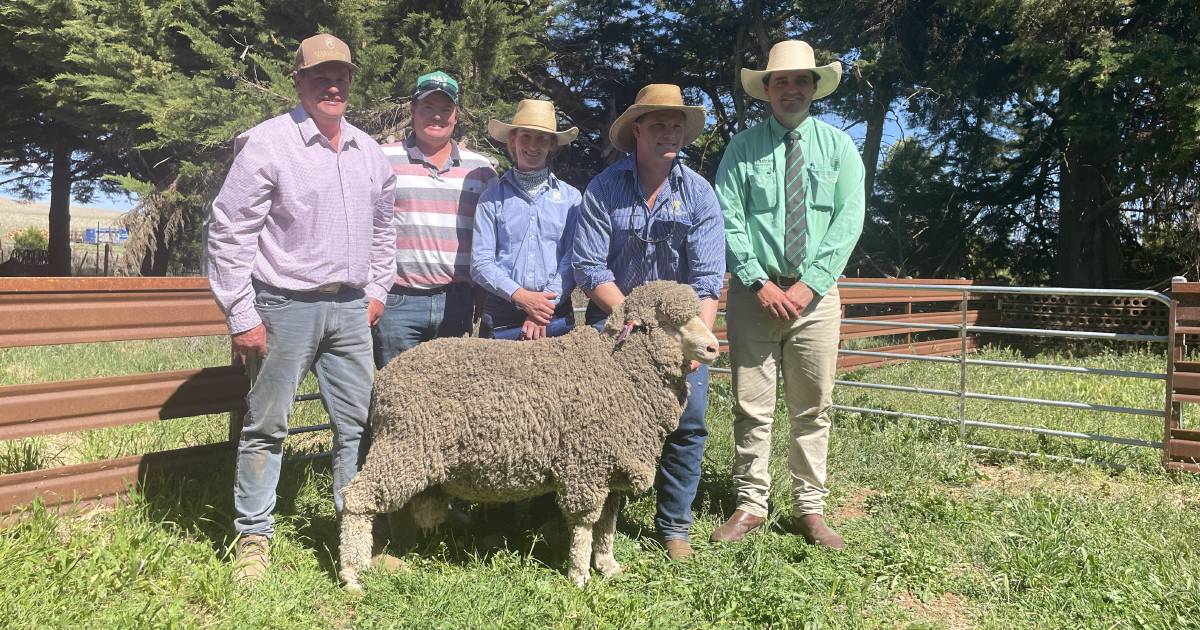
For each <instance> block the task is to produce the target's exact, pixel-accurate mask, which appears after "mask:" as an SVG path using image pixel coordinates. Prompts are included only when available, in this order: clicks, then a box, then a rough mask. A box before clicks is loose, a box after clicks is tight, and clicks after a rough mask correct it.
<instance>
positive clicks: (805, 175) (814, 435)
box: [712, 41, 865, 549]
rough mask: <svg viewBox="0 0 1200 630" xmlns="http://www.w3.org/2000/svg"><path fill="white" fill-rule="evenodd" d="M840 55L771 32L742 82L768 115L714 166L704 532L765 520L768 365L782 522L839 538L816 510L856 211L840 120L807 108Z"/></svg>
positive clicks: (821, 494)
mask: <svg viewBox="0 0 1200 630" xmlns="http://www.w3.org/2000/svg"><path fill="white" fill-rule="evenodd" d="M841 73H842V66H841V64H840V63H837V62H834V63H831V64H829V65H826V66H820V67H818V66H817V65H816V63H815V61H814V57H813V50H812V47H811V46H809V45H808V44H806V43H804V42H800V41H784V42H780V43H778V44H776V45H775V46H774V47H773V48H772V49H771V53H770V56H769V58H768V62H767V69H766V70H763V71H755V70H748V69H744V70H742V87H743V88H745V90H746V93H747V94H749V95H750V96H752V97H754V98H757V99H759V100H763V101H767V102H769V103H770V104H771V116H770V117H768V118H767V120H765V121H764V122H762V123H759V124H758V125H756V126H755V127H753V128H751V129H748V130H746V131H744V132H742V133H739V134H737V135H736V136H734V137H733V139H732V140H730V142H729V146H728V147H727V148H726V149H725V156H724V158H723V159H722V160H721V166H720V168H719V169H718V170H717V184H716V191H717V197H718V199H719V200H720V203H721V209H722V211H723V212H724V215H725V232H726V238H725V243H726V246H725V247H726V253H727V256H728V261H729V263H728V267H729V271H730V272H731V274H732V276H733V277H732V279H731V280H730V287H729V301H728V307H727V311H726V313H727V315H726V322H727V326H728V331H729V351H730V358H731V360H732V367H733V388H734V394H735V397H736V403H735V404H734V422H733V432H734V440H735V442H736V449H737V450H736V455H735V458H734V464H733V478H734V484H735V486H736V488H737V510H736V511H734V513H733V516H731V517H730V519H729V520H728V521H726V522H725V523H724V524H723V525H721V526H720V527H718V528H717V529H716V530H715V531H714V532H713V534H712V540H713V541H717V542H724V541H734V540H739V539H741V538H742V537H744V536H745V535H746V534H749V533H750V532H752V531H754V530H756V529H758V528H759V527H761V526H762V524H763V523H764V522H765V521H766V516H767V499H768V496H769V495H770V488H771V477H770V473H769V471H768V460H769V457H770V450H771V424H772V420H773V419H774V411H775V395H776V394H775V392H776V378H777V377H776V374H777V371H778V370H782V372H783V384H784V397H785V400H786V403H787V408H788V416H789V419H790V421H791V440H790V441H789V445H788V469H789V471H790V472H791V477H792V528H793V531H795V532H796V533H798V534H801V535H803V536H804V538H805V539H806V540H807V541H808V542H809V543H810V544H816V545H821V546H824V547H829V548H833V549H841V548H843V547H844V546H845V544H844V543H843V541H842V538H841V537H840V536H838V534H837V532H834V531H833V530H832V529H830V527H829V526H828V525H827V524H826V523H825V518H824V516H823V514H824V510H825V495H826V494H828V492H829V491H828V489H827V488H826V487H825V460H826V454H827V452H828V450H829V409H830V407H831V406H832V405H833V380H834V375H835V370H836V366H837V349H838V332H839V329H840V325H841V321H840V320H841V305H840V301H839V298H838V290H837V278H838V276H840V275H841V273H842V269H843V268H844V267H845V266H846V260H847V259H848V258H849V257H850V252H851V251H852V250H853V249H854V245H855V243H857V242H858V236H859V234H860V233H861V232H862V223H863V205H864V198H865V195H864V190H863V163H862V158H861V157H860V156H859V154H858V149H857V148H856V147H855V145H854V141H853V140H851V139H850V137H849V136H848V135H846V133H845V132H843V131H841V130H840V129H837V128H836V127H832V126H830V125H828V124H826V123H823V122H821V121H819V120H815V119H813V118H810V117H809V115H808V113H809V112H808V110H809V105H810V104H811V103H812V101H813V100H815V99H818V98H822V97H825V96H828V95H829V94H830V93H832V92H833V91H834V89H835V88H837V85H838V82H839V80H840V79H841Z"/></svg>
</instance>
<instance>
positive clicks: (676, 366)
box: [345, 282, 698, 515]
mask: <svg viewBox="0 0 1200 630" xmlns="http://www.w3.org/2000/svg"><path fill="white" fill-rule="evenodd" d="M654 284H657V285H663V286H660V287H658V288H659V289H660V290H661V291H665V292H666V293H667V294H668V295H670V296H673V298H674V299H675V300H677V301H678V302H679V304H677V305H671V304H667V306H666V308H659V309H658V312H660V313H663V314H664V317H665V318H668V319H672V320H678V321H672V322H670V323H672V325H674V326H676V327H679V326H681V325H682V324H683V323H684V322H686V321H688V320H689V319H690V318H692V317H695V316H696V314H697V312H698V301H697V300H696V298H695V294H694V292H692V290H691V289H690V288H689V287H687V286H686V285H675V284H674V283H665V282H664V283H654ZM676 287H678V289H677V288H676ZM634 295H635V294H631V298H630V300H631V301H633V296H634ZM660 299H661V298H660ZM668 301H669V300H668ZM627 304H629V303H627ZM637 307H638V305H637V303H633V304H629V312H630V314H632V313H633V312H635V311H636V310H637ZM637 312H638V314H639V315H641V316H643V317H646V318H647V319H649V318H652V317H653V315H652V314H651V313H652V312H653V309H650V310H649V311H647V310H646V309H645V308H643V309H642V310H641V311H637ZM625 317H626V313H625V311H624V309H621V310H620V312H615V313H614V314H613V319H621V320H623V319H624V318H625ZM639 321H640V320H639ZM652 323H656V322H652ZM613 337H614V335H612V334H611V333H610V334H605V335H602V334H600V333H598V332H596V331H595V330H593V329H592V328H591V327H581V328H578V329H576V330H574V331H572V332H571V333H570V334H568V335H566V336H563V337H556V338H548V339H542V340H538V341H532V342H510V341H494V340H484V339H461V338H458V339H438V340H434V341H430V342H427V343H424V344H421V345H420V346H418V347H417V348H415V349H413V350H411V351H409V352H406V353H404V354H402V355H400V357H398V358H397V359H396V360H394V361H393V362H392V363H390V364H389V365H387V366H386V367H385V368H384V369H383V370H382V371H381V372H380V373H379V374H378V376H377V378H376V381H375V394H374V401H373V410H372V420H371V422H372V429H373V431H374V437H373V442H372V446H371V450H370V453H369V455H368V457H367V462H366V465H365V466H364V468H363V470H362V472H361V473H359V475H358V476H357V477H356V478H355V480H354V482H353V483H351V484H350V485H349V486H348V487H347V488H346V491H345V492H346V495H345V496H346V507H347V509H349V510H352V511H354V512H360V513H361V512H377V511H388V510H393V509H397V508H398V507H400V506H399V505H396V503H397V502H403V501H406V500H407V499H408V498H410V497H412V496H413V495H414V494H415V493H417V492H421V491H423V490H425V489H426V488H430V487H432V486H435V485H438V486H440V487H441V488H442V489H443V490H444V491H445V492H447V493H449V494H452V495H455V496H460V497H463V498H465V499H468V500H472V501H513V500H518V499H522V498H525V497H529V496H535V495H538V494H543V493H545V492H549V491H556V492H558V493H559V496H558V502H559V504H560V506H561V507H562V508H563V510H564V512H566V513H567V514H568V515H570V514H572V513H583V512H589V511H593V510H596V509H598V508H599V506H600V505H602V504H603V502H604V499H605V497H606V496H607V494H608V492H609V489H621V490H630V491H633V492H644V491H645V490H647V489H649V487H650V485H651V484H652V482H653V480H654V474H655V470H656V462H657V458H658V455H659V453H660V452H661V449H662V444H663V441H664V440H665V439H666V436H667V435H668V434H669V433H670V432H671V431H673V430H675V428H676V427H677V426H678V422H679V415H680V413H681V412H682V410H683V404H684V401H685V400H686V397H687V384H686V381H685V380H684V374H683V372H682V364H683V354H682V351H681V349H680V347H679V343H678V342H677V341H675V340H674V339H673V338H672V337H670V336H669V335H668V334H666V333H665V332H663V331H662V330H661V329H657V328H654V329H649V330H642V331H640V332H635V333H634V334H632V335H630V336H629V338H628V339H626V340H625V341H623V342H621V343H620V344H618V345H617V346H616V347H615V348H614V340H613Z"/></svg>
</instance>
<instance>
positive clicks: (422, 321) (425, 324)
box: [375, 283, 475, 369]
mask: <svg viewBox="0 0 1200 630" xmlns="http://www.w3.org/2000/svg"><path fill="white" fill-rule="evenodd" d="M474 312H475V298H474V294H473V292H472V289H471V285H469V284H463V283H455V284H452V285H450V286H449V287H447V288H446V290H445V291H440V292H435V293H429V294H421V293H418V292H404V291H403V290H402V289H399V288H395V287H394V288H393V289H392V292H391V293H388V296H387V304H385V305H384V309H383V318H381V319H380V320H379V325H377V326H376V327H375V367H377V368H379V369H383V366H385V365H387V364H388V363H390V362H391V361H392V359H394V358H396V357H397V356H399V354H400V353H401V352H404V351H406V350H412V349H413V348H415V347H417V344H419V343H421V342H422V341H429V340H430V339H436V338H438V337H462V336H463V335H466V334H467V333H469V332H471V316H472V315H473V314H474Z"/></svg>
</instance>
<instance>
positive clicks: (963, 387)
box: [958, 288, 969, 440]
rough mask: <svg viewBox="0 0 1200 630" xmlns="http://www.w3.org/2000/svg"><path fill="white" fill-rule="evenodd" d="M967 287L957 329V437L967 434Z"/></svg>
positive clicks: (961, 437)
mask: <svg viewBox="0 0 1200 630" xmlns="http://www.w3.org/2000/svg"><path fill="white" fill-rule="evenodd" d="M968 296H969V293H968V292H967V289H965V288H964V289H962V327H961V328H960V329H959V331H958V338H959V342H960V344H961V346H960V348H959V353H958V439H960V440H965V439H966V436H967V298H968Z"/></svg>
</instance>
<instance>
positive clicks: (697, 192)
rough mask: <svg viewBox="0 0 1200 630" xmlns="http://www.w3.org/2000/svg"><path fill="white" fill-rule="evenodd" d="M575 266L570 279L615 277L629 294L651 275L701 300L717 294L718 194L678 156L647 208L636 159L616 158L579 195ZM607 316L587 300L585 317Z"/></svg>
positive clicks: (590, 283) (720, 262) (587, 283)
mask: <svg viewBox="0 0 1200 630" xmlns="http://www.w3.org/2000/svg"><path fill="white" fill-rule="evenodd" d="M572 268H573V269H574V272H575V282H576V283H577V284H578V285H579V287H580V288H582V289H584V290H587V291H591V290H592V289H595V288H596V287H597V286H599V285H601V284H604V283H605V282H614V283H616V285H617V288H618V289H620V290H621V292H622V293H624V294H626V295H628V294H629V292H630V291H632V290H633V288H634V287H637V286H640V285H642V284H645V283H647V282H650V281H653V280H674V281H676V282H682V283H684V284H688V285H691V287H692V288H693V289H695V291H696V295H697V296H699V297H700V298H713V299H717V298H719V297H720V295H721V285H722V282H723V278H724V275H725V228H724V220H723V219H722V216H721V208H720V206H719V205H718V204H717V195H716V193H715V192H713V188H712V186H711V185H709V183H708V182H707V181H705V180H704V178H703V177H701V176H700V175H699V174H698V173H696V172H695V171H693V170H692V169H690V168H688V167H686V166H684V165H683V164H682V163H680V162H679V161H678V160H676V161H675V165H674V166H673V167H672V168H671V173H670V175H668V176H667V184H666V185H665V186H663V188H662V191H661V192H659V194H658V198H657V199H656V200H655V203H654V208H648V207H647V206H646V200H645V197H644V196H643V194H642V188H641V183H640V182H639V181H638V174H637V166H636V164H635V162H634V157H633V156H632V155H630V156H627V157H625V158H624V159H621V160H619V161H617V162H615V163H613V164H612V165H611V166H609V167H608V168H606V169H604V171H603V172H601V173H600V174H599V175H597V176H596V177H595V178H593V179H592V181H591V183H589V184H588V187H587V190H586V191H585V192H584V193H583V209H582V211H581V212H580V216H579V227H578V229H577V232H576V234H575V245H574V259H573V261H572ZM604 317H605V315H604V313H603V312H602V311H600V309H599V308H598V307H596V306H595V305H594V304H593V305H589V307H588V313H587V321H588V323H593V322H596V321H599V320H601V319H604Z"/></svg>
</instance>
